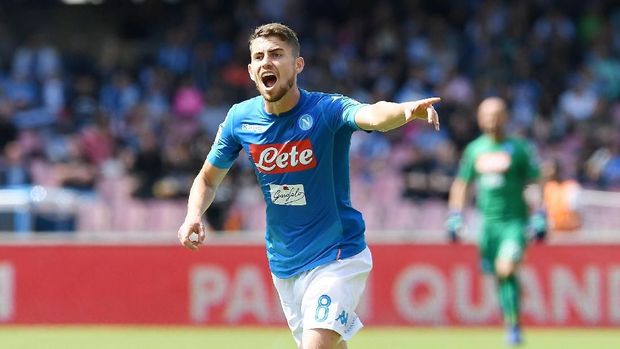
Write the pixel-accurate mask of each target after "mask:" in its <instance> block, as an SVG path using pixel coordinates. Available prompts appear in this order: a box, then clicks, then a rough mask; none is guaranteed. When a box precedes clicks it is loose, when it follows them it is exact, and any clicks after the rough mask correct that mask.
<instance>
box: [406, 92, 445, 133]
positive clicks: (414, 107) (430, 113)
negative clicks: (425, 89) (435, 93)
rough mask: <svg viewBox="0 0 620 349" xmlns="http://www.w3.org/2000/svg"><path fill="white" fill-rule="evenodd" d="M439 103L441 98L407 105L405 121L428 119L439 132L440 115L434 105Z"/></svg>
mask: <svg viewBox="0 0 620 349" xmlns="http://www.w3.org/2000/svg"><path fill="white" fill-rule="evenodd" d="M439 101H441V98H439V97H431V98H425V99H420V100H417V101H413V102H407V103H405V120H406V121H407V122H409V121H411V120H412V119H426V121H427V122H428V123H429V124H433V125H434V126H435V130H439V115H438V114H437V111H436V110H435V108H433V104H435V103H438V102H439Z"/></svg>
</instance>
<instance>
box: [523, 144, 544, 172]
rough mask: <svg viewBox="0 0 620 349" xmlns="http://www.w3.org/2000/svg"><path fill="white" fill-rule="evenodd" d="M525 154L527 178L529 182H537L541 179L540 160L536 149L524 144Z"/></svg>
mask: <svg viewBox="0 0 620 349" xmlns="http://www.w3.org/2000/svg"><path fill="white" fill-rule="evenodd" d="M522 144H523V149H524V152H525V166H526V172H525V176H526V178H527V179H528V181H535V180H538V179H539V178H540V160H539V156H538V153H537V152H536V149H535V148H534V147H533V146H532V145H531V144H529V143H527V142H523V143H522Z"/></svg>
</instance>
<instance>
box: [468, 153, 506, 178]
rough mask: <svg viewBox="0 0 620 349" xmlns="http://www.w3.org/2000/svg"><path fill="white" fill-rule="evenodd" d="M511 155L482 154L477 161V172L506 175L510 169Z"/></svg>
mask: <svg viewBox="0 0 620 349" xmlns="http://www.w3.org/2000/svg"><path fill="white" fill-rule="evenodd" d="M510 163H511V160H510V154H508V153H506V152H495V153H486V154H482V155H480V156H479V157H478V159H476V170H477V171H478V172H479V173H483V174H484V173H504V172H506V171H507V170H508V168H509V167H510Z"/></svg>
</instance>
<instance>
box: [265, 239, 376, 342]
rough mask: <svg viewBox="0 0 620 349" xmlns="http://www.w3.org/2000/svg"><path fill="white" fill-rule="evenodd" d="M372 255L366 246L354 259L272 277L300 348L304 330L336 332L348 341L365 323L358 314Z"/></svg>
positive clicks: (340, 260) (350, 258) (370, 267)
mask: <svg viewBox="0 0 620 349" xmlns="http://www.w3.org/2000/svg"><path fill="white" fill-rule="evenodd" d="M371 269H372V256H371V254H370V249H369V248H368V247H366V249H364V250H363V251H362V252H360V253H358V254H356V255H355V256H352V257H349V258H345V259H339V260H336V261H333V262H331V263H329V264H325V265H322V266H319V267H316V268H314V269H311V270H308V271H306V272H303V273H301V274H299V275H296V276H293V277H291V278H288V279H280V278H278V277H276V276H275V275H273V274H272V277H273V283H274V285H275V287H276V289H277V290H278V294H279V296H280V302H281V304H282V310H283V311H284V315H285V316H286V321H287V322H288V327H289V328H290V329H291V332H293V337H294V338H295V341H296V342H297V346H300V345H301V337H302V334H303V331H304V329H313V328H324V329H329V330H333V331H335V332H337V333H339V334H340V335H341V336H342V339H343V340H345V341H346V340H349V339H351V337H353V335H354V334H355V333H357V331H359V330H360V329H361V328H362V327H363V324H362V322H361V321H360V319H359V318H358V317H357V314H356V313H355V308H356V307H357V305H358V303H359V301H360V298H361V297H362V293H364V288H365V287H366V280H367V279H368V274H369V273H370V270H371Z"/></svg>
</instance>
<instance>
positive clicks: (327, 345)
mask: <svg viewBox="0 0 620 349" xmlns="http://www.w3.org/2000/svg"><path fill="white" fill-rule="evenodd" d="M301 343H302V344H301V348H303V349H345V348H346V347H347V345H346V342H345V341H343V340H342V337H341V336H340V334H339V333H338V332H335V331H333V330H327V329H323V328H313V329H307V330H304V333H303V337H302V341H301Z"/></svg>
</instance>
